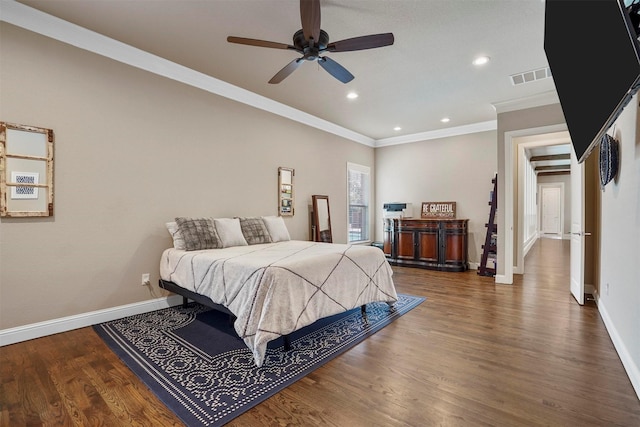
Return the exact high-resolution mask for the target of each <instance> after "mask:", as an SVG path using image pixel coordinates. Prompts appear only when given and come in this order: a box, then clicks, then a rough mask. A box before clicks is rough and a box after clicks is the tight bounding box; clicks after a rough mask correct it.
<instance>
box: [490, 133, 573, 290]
mask: <svg viewBox="0 0 640 427" xmlns="http://www.w3.org/2000/svg"><path fill="white" fill-rule="evenodd" d="M563 131H568V129H567V124H566V123H560V124H556V125H549V126H540V127H535V128H528V129H518V130H514V131H508V132H505V133H504V159H503V160H504V175H505V176H504V179H503V180H502V182H503V183H504V191H498V194H499V195H503V197H504V204H502V205H501V206H504V224H503V227H501V228H500V232H499V233H498V258H499V260H500V259H501V260H502V262H503V263H504V272H503V274H496V276H495V282H496V283H502V284H508V285H511V284H513V274H514V260H515V259H514V258H515V257H514V243H516V244H518V245H519V247H520V248H522V247H523V242H514V239H515V236H518V235H519V236H522V232H518V233H514V229H513V227H514V221H513V216H514V205H515V197H514V187H515V186H517V185H518V176H516V173H515V172H514V169H515V166H516V165H517V160H518V158H517V154H518V151H519V150H518V148H519V146H520V144H522V143H523V142H522V141H518V139H519V138H522V137H525V136H533V135H541V134H547V133H555V132H563ZM568 142H570V141H568ZM518 175H519V174H518ZM519 226H520V227H522V221H520V222H519ZM500 233H502V234H503V235H504V239H503V238H501V237H500ZM518 252H519V254H520V255H521V254H522V250H520V251H518ZM500 253H502V254H503V256H502V257H500V256H499V255H500ZM518 258H519V259H518V261H519V262H518V264H515V267H516V268H517V267H520V266H522V264H523V262H524V256H519V257H518Z"/></svg>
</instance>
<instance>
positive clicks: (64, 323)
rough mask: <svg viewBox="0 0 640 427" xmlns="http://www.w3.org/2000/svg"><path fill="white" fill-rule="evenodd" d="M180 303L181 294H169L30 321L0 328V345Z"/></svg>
mask: <svg viewBox="0 0 640 427" xmlns="http://www.w3.org/2000/svg"><path fill="white" fill-rule="evenodd" d="M181 303H182V297H181V296H179V295H171V296H168V297H162V298H156V299H152V300H148V301H142V302H136V303H132V304H127V305H121V306H118V307H112V308H107V309H104V310H96V311H90V312H88V313H82V314H77V315H74V316H67V317H61V318H59V319H53V320H47V321H44V322H38V323H32V324H29V325H24V326H18V327H15V328H9V329H2V330H0V347H1V346H4V345H9V344H14V343H17V342H22V341H27V340H31V339H34V338H40V337H44V336H47V335H53V334H57V333H60V332H67V331H71V330H73V329H78V328H84V327H85V326H91V325H95V324H98V323H102V322H108V321H110V320H116V319H121V318H123V317H127V316H133V315H135V314H142V313H148V312H150V311H154V310H159V309H161V308H167V307H171V306H174V305H178V304H181Z"/></svg>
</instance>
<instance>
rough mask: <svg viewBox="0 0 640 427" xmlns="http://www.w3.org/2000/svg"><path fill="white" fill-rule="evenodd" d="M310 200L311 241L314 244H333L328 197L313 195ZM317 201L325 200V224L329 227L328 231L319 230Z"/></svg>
mask: <svg viewBox="0 0 640 427" xmlns="http://www.w3.org/2000/svg"><path fill="white" fill-rule="evenodd" d="M311 200H312V202H313V204H312V206H313V216H312V218H313V241H314V242H325V243H333V235H332V231H331V209H330V208H329V196H321V195H313V196H311ZM318 200H326V201H327V223H328V226H329V229H328V230H320V227H319V226H318V224H319V223H320V216H319V215H318V212H319V209H318Z"/></svg>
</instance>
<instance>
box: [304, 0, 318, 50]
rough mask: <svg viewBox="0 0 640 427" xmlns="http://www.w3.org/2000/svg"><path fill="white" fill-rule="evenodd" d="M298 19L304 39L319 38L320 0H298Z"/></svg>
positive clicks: (316, 41) (315, 39) (316, 40)
mask: <svg viewBox="0 0 640 427" xmlns="http://www.w3.org/2000/svg"><path fill="white" fill-rule="evenodd" d="M300 20H301V21H302V32H303V34H304V38H305V40H309V39H310V38H313V41H314V44H315V45H317V44H318V40H320V0H300Z"/></svg>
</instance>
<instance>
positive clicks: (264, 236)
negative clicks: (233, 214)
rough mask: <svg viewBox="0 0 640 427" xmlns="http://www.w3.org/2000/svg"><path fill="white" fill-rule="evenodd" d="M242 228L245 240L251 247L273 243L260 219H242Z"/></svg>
mask: <svg viewBox="0 0 640 427" xmlns="http://www.w3.org/2000/svg"><path fill="white" fill-rule="evenodd" d="M240 228H242V234H243V235H244V239H245V240H246V241H247V243H248V244H250V245H257V244H260V243H271V235H269V230H267V227H266V226H265V225H264V221H263V220H262V218H260V217H249V218H240Z"/></svg>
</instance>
